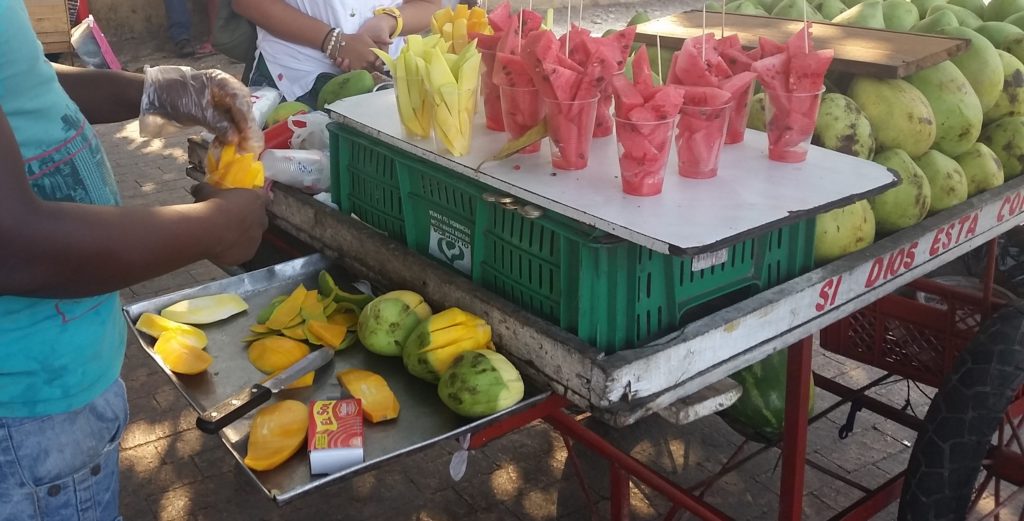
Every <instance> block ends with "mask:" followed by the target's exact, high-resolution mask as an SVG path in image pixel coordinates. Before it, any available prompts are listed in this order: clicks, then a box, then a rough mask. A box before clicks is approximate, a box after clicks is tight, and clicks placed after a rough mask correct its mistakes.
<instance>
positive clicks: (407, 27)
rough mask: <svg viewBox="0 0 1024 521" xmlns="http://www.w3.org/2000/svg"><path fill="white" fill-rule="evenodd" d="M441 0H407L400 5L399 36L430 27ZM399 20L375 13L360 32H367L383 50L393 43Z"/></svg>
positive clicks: (416, 32) (415, 32)
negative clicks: (431, 19)
mask: <svg viewBox="0 0 1024 521" xmlns="http://www.w3.org/2000/svg"><path fill="white" fill-rule="evenodd" d="M441 5H442V2H441V0H405V1H404V2H402V5H400V6H398V12H400V13H402V32H401V34H399V36H406V35H410V34H418V33H421V32H423V31H425V30H427V29H428V28H429V27H430V18H431V17H432V16H433V15H434V13H436V12H437V10H438V9H441ZM397 27H398V20H396V19H395V17H393V16H391V15H388V14H379V15H375V16H374V17H373V18H370V19H368V20H367V21H366V22H363V25H362V26H361V27H360V28H359V32H361V33H363V34H366V35H367V36H369V37H370V39H371V40H373V41H374V43H376V44H377V46H378V48H380V49H381V50H387V47H388V46H389V45H391V36H392V35H394V34H395V28H397Z"/></svg>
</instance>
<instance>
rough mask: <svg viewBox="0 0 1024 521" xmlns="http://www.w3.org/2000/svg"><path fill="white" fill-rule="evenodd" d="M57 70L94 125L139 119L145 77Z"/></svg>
mask: <svg viewBox="0 0 1024 521" xmlns="http://www.w3.org/2000/svg"><path fill="white" fill-rule="evenodd" d="M53 69H54V71H55V72H56V73H57V80H58V81H60V86H61V87H63V88H64V91H65V92H67V93H68V96H70V97H71V100H72V101H74V102H75V103H76V104H77V105H78V108H79V109H81V111H82V114H84V115H85V119H87V120H89V122H90V123H93V124H99V123H117V122H120V121H127V120H129V119H134V118H137V117H139V102H140V101H141V100H142V87H143V84H144V81H143V80H144V77H143V75H141V74H135V73H131V72H124V71H112V70H106V69H86V68H82V67H68V66H67V65H61V64H58V63H54V64H53Z"/></svg>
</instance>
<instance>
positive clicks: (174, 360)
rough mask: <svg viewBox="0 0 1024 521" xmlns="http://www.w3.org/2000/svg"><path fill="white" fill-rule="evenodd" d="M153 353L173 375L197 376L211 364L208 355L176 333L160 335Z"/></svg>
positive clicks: (169, 332) (211, 360) (168, 332)
mask: <svg viewBox="0 0 1024 521" xmlns="http://www.w3.org/2000/svg"><path fill="white" fill-rule="evenodd" d="M153 351H155V352H156V355H157V356H159V357H160V360H163V362H164V365H166V366H167V368H168V369H170V370H171V371H173V372H175V373H180V374H199V373H201V372H203V371H205V370H206V369H207V368H208V367H210V364H212V363H213V357H212V356H210V355H209V353H207V352H206V351H203V350H202V349H199V348H198V347H195V346H193V345H192V344H189V343H188V340H187V339H185V338H184V337H183V335H181V334H180V333H179V332H177V331H167V332H165V333H164V334H162V335H160V338H159V339H157V341H156V345H155V346H153Z"/></svg>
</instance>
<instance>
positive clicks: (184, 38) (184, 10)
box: [164, 0, 195, 57]
mask: <svg viewBox="0 0 1024 521" xmlns="http://www.w3.org/2000/svg"><path fill="white" fill-rule="evenodd" d="M164 10H165V11H166V16H167V32H168V34H169V36H170V37H171V42H172V43H174V46H175V48H176V49H177V51H178V55H179V56H183V57H184V56H191V55H192V54H194V53H195V49H193V48H192V15H191V13H189V11H188V2H187V1H186V0H164Z"/></svg>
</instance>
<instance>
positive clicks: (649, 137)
mask: <svg viewBox="0 0 1024 521" xmlns="http://www.w3.org/2000/svg"><path fill="white" fill-rule="evenodd" d="M676 119H677V118H675V117H673V118H671V119H666V120H662V121H652V122H634V121H630V120H628V119H622V118H619V117H616V118H615V138H616V141H618V144H619V147H618V148H619V178H620V179H621V180H622V191H623V192H624V193H626V194H629V195H639V196H651V195H658V194H660V193H661V189H662V187H663V186H664V184H665V166H666V165H667V164H668V153H669V151H670V150H671V149H672V131H673V130H674V129H675V127H676Z"/></svg>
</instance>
